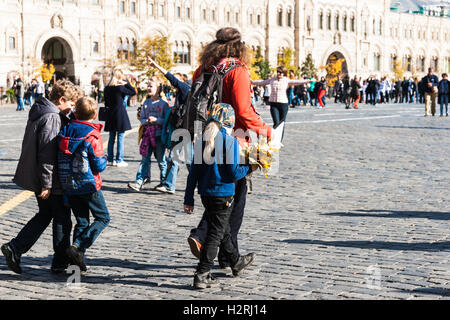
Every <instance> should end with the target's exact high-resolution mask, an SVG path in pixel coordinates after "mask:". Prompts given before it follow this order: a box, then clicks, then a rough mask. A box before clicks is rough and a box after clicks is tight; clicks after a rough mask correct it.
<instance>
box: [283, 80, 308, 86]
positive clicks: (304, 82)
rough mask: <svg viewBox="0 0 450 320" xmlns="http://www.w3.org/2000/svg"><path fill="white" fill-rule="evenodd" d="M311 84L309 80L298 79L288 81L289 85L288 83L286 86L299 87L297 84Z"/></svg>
mask: <svg viewBox="0 0 450 320" xmlns="http://www.w3.org/2000/svg"><path fill="white" fill-rule="evenodd" d="M310 82H311V80H309V79H306V80H305V79H299V80H294V79H292V80H289V83H288V85H289V86H296V85H299V84H306V83H310Z"/></svg>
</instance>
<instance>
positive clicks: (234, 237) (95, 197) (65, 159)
mask: <svg viewBox="0 0 450 320" xmlns="http://www.w3.org/2000/svg"><path fill="white" fill-rule="evenodd" d="M200 60H201V66H200V67H199V68H198V69H197V70H196V72H195V73H194V75H193V79H192V87H191V86H190V84H189V83H187V82H186V81H184V79H183V77H182V75H179V74H175V75H172V74H171V73H169V72H168V71H167V70H164V69H163V68H161V67H160V66H158V65H157V64H156V63H155V62H154V61H153V60H151V59H150V60H149V64H151V65H153V66H154V67H155V68H156V69H158V70H159V71H160V72H161V74H163V75H164V77H165V78H167V79H168V80H169V82H170V83H171V85H172V86H173V87H174V89H175V104H174V105H173V106H169V104H168V103H167V101H165V100H166V99H165V98H164V97H163V96H162V95H161V92H162V91H163V86H162V81H160V80H159V79H158V77H152V78H151V79H150V80H149V82H148V97H147V98H146V99H145V101H144V103H143V105H142V107H141V108H140V110H139V112H138V118H139V119H140V130H139V141H140V145H139V151H140V154H141V155H142V159H141V163H140V166H139V169H138V172H137V174H136V179H135V182H134V183H130V184H129V187H130V188H131V189H133V190H136V191H141V190H142V187H143V185H144V184H145V183H146V182H147V183H148V182H150V171H151V170H150V158H151V155H152V154H154V155H155V157H156V159H157V162H158V166H159V169H160V183H159V184H158V185H157V186H156V189H157V190H159V191H162V192H167V193H173V192H174V190H175V181H176V175H177V171H178V167H179V164H178V163H177V160H174V161H171V160H170V158H174V159H178V158H177V157H175V156H174V154H173V153H174V152H176V151H175V149H174V148H173V142H174V141H172V137H171V130H173V129H174V127H173V125H172V122H171V121H168V119H170V118H171V115H172V114H173V111H174V110H175V109H176V108H177V107H180V106H181V105H183V104H185V103H188V102H189V99H191V103H192V98H191V96H190V94H191V93H192V90H191V88H199V87H201V86H199V82H202V81H207V80H205V79H206V78H205V76H204V75H205V74H207V73H211V72H214V70H215V71H217V72H218V73H219V74H220V75H221V77H222V79H223V81H222V83H221V87H220V92H221V96H220V98H218V101H219V102H220V103H215V104H213V105H212V106H211V108H210V109H209V110H208V113H207V114H208V116H207V119H206V121H205V123H204V129H203V136H204V138H202V139H203V140H196V141H195V142H194V144H193V145H192V146H191V148H190V149H191V150H192V151H193V153H192V154H190V155H188V156H187V157H186V164H187V167H188V170H189V174H188V179H187V186H186V191H185V197H184V211H185V212H186V213H187V214H192V213H193V212H194V191H195V189H197V190H198V193H199V195H200V198H201V201H202V204H203V207H204V212H203V215H202V217H201V219H200V221H199V223H198V225H197V226H196V228H194V229H192V230H191V232H190V235H189V237H188V244H189V246H190V248H191V251H192V253H193V255H194V256H195V257H196V258H198V260H199V262H198V265H197V269H196V272H195V275H194V282H193V285H194V287H195V288H197V289H203V288H207V287H211V286H213V285H215V284H217V280H216V279H214V277H213V276H212V275H211V272H210V270H211V267H212V265H213V262H214V259H215V258H216V256H217V255H218V260H219V265H220V267H221V268H223V269H227V270H230V271H231V272H232V274H233V275H234V276H239V275H240V274H241V273H242V272H243V270H244V269H246V268H247V267H248V266H250V265H251V264H252V263H253V261H254V259H255V255H254V253H249V254H246V255H242V254H241V253H240V252H239V246H238V233H239V230H240V227H241V225H242V221H243V218H244V210H245V206H246V197H247V182H248V179H249V178H248V177H249V175H250V174H251V173H252V172H253V171H254V170H256V169H257V168H259V166H258V165H250V164H241V161H240V152H239V149H240V148H239V146H241V147H242V146H247V145H249V144H250V143H251V142H252V141H251V140H250V139H249V138H248V137H245V136H244V137H240V136H237V137H234V136H233V135H232V129H235V130H243V131H245V132H248V130H251V131H254V132H256V134H258V135H262V136H266V137H267V138H268V139H270V138H271V136H272V128H271V127H269V126H268V125H267V124H265V123H264V122H263V121H262V119H261V117H260V116H259V115H258V114H257V113H256V111H255V106H254V105H253V104H252V92H251V91H252V84H251V79H250V76H249V72H248V68H247V65H248V63H249V62H250V52H249V50H248V48H247V46H246V45H245V43H244V42H243V41H242V37H241V34H240V32H239V31H238V30H237V29H235V28H223V29H220V30H219V31H218V32H217V34H216V40H214V41H212V42H211V43H210V44H208V45H207V46H206V47H205V48H204V49H203V52H202V54H201V58H200ZM110 78H111V79H110V80H109V81H108V82H106V83H105V84H106V86H105V88H104V100H105V110H103V111H102V112H99V109H98V105H97V101H95V100H94V99H92V98H90V97H87V96H85V95H84V93H83V92H82V90H81V89H80V88H79V87H77V86H75V85H73V84H72V83H71V82H70V81H68V80H60V81H57V82H56V83H55V84H54V86H53V87H52V89H51V91H50V93H49V96H48V98H46V97H44V96H39V97H36V101H35V102H34V103H33V104H32V107H31V109H30V112H29V117H28V121H27V126H26V129H25V135H24V139H23V143H22V151H21V156H20V159H19V163H18V166H17V170H16V173H15V176H14V179H13V181H14V182H15V183H16V184H17V185H18V186H20V187H22V188H24V189H26V190H30V191H33V192H34V193H35V196H36V199H37V203H38V207H39V211H38V213H37V214H36V215H35V216H34V217H33V218H32V219H31V220H30V221H29V222H28V223H27V224H26V225H25V226H24V227H23V228H22V230H21V231H20V232H19V233H18V235H17V236H16V237H15V238H13V239H11V241H9V242H8V243H6V244H3V245H2V247H1V250H2V253H3V254H4V256H5V258H6V262H7V265H8V267H9V268H10V269H11V270H12V271H14V272H16V273H21V272H22V268H21V264H20V260H21V256H22V255H23V254H25V253H26V252H27V251H28V250H29V249H30V248H31V247H32V246H33V245H34V243H35V242H36V241H37V240H38V239H39V237H40V236H41V234H42V233H43V232H44V230H45V229H46V228H47V227H48V225H49V224H50V222H52V224H53V249H54V255H53V260H52V266H51V271H52V272H54V273H61V272H64V271H65V270H66V269H67V267H68V266H69V265H70V264H75V265H78V266H79V267H80V269H81V271H86V270H87V269H88V268H87V265H86V261H85V252H86V250H87V249H88V248H90V247H91V246H92V245H93V243H94V241H95V240H96V239H97V238H98V236H99V235H100V234H101V232H102V231H103V230H104V228H105V227H106V226H107V225H108V224H109V222H110V216H109V212H108V209H107V206H106V202H105V199H104V197H103V194H102V192H101V177H100V173H101V172H102V171H104V170H105V169H106V167H107V166H111V167H114V166H116V167H125V166H126V163H125V162H124V160H123V159H124V157H123V154H124V133H125V131H127V130H130V129H131V125H130V120H129V118H128V114H127V111H126V109H125V106H124V97H125V96H127V95H128V96H134V95H136V89H135V88H134V87H133V86H132V85H131V84H130V83H129V81H127V78H126V77H125V76H124V74H123V72H121V71H120V70H114V71H113V73H112V74H111V77H110ZM307 82H308V81H303V80H301V81H299V82H297V83H307ZM282 83H283V84H282V85H283V86H284V85H285V84H284V83H285V81H284V80H283V81H282ZM287 84H289V82H288V83H287ZM274 92H275V91H274ZM273 99H274V100H273V102H274V103H285V102H284V100H282V101H281V100H277V99H278V97H277V94H276V93H274V98H273ZM274 108H277V109H278V112H279V113H278V116H279V118H280V119H283V108H281V107H280V106H279V105H274ZM274 112H275V111H274ZM274 114H275V113H274ZM99 115H101V116H102V117H101V119H100V120H102V121H105V127H104V129H105V131H107V132H109V143H108V154H107V156H105V155H104V154H103V150H102V149H103V148H102V146H103V143H102V135H101V130H102V128H103V125H102V124H95V123H93V121H94V120H95V119H97V117H98V116H99ZM217 139H220V140H221V141H223V142H224V144H223V146H224V147H223V150H215V146H216V143H215V142H216V140H217ZM116 140H117V149H116V151H117V152H116V154H114V144H115V142H116ZM175 142H176V141H175ZM194 146H196V147H195V148H194ZM167 149H169V155H168V156H166V150H167ZM188 149H189V148H188ZM194 152H195V154H197V153H201V154H202V155H204V157H203V158H201V159H202V160H201V161H200V162H198V161H195V162H194V161H192V159H193V158H194V156H195V154H194ZM168 159H169V160H168ZM229 159H233V161H231V163H230V161H229ZM163 160H164V161H165V163H166V164H170V165H167V166H165V165H164V161H163ZM71 212H73V214H74V216H75V218H76V221H77V224H76V226H75V228H74V230H73V239H72V243H71V241H70V240H71V239H70V235H71V232H72V224H71ZM90 214H92V216H93V217H94V221H93V223H89V215H90Z"/></svg>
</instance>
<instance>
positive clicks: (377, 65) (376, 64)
mask: <svg viewBox="0 0 450 320" xmlns="http://www.w3.org/2000/svg"><path fill="white" fill-rule="evenodd" d="M373 68H374V70H375V71H380V70H381V55H380V53H379V52H375V53H374V54H373Z"/></svg>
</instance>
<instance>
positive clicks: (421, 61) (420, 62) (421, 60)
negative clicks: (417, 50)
mask: <svg viewBox="0 0 450 320" xmlns="http://www.w3.org/2000/svg"><path fill="white" fill-rule="evenodd" d="M416 65H417V68H416V69H417V71H419V72H425V57H424V56H423V55H419V56H418V57H417V63H416Z"/></svg>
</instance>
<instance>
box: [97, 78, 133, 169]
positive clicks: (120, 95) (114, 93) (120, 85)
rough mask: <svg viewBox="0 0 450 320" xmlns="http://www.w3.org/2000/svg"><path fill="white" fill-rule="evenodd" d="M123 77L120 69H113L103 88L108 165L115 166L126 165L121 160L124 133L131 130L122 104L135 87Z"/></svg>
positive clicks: (131, 94)
mask: <svg viewBox="0 0 450 320" xmlns="http://www.w3.org/2000/svg"><path fill="white" fill-rule="evenodd" d="M124 79H125V77H124V74H123V72H122V71H120V70H115V71H113V74H112V79H111V81H110V83H109V84H108V85H107V86H106V87H105V89H104V98H105V106H106V107H107V110H108V111H107V116H106V121H105V131H106V132H109V142H108V159H107V160H108V165H110V166H111V165H114V166H117V167H126V166H127V165H128V164H127V163H126V162H125V161H123V154H124V142H123V139H124V134H125V131H128V130H131V123H130V119H129V118H128V113H127V110H126V109H125V106H124V103H123V101H124V97H125V96H126V95H128V96H130V97H131V96H134V95H135V94H136V91H135V89H134V88H133V87H132V86H131V84H130V83H129V82H128V81H124ZM116 136H117V152H116V157H115V158H114V143H115V141H116Z"/></svg>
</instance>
